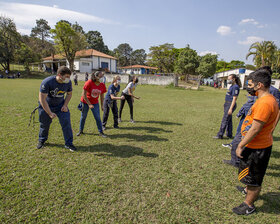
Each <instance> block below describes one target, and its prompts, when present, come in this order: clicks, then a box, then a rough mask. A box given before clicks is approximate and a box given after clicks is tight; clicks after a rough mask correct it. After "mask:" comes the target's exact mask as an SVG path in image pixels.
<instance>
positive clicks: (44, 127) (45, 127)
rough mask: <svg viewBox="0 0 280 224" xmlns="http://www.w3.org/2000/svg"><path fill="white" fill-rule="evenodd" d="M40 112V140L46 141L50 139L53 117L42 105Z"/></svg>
mask: <svg viewBox="0 0 280 224" xmlns="http://www.w3.org/2000/svg"><path fill="white" fill-rule="evenodd" d="M38 113H39V122H40V130H39V142H42V143H44V142H45V141H47V139H48V135H49V129H50V125H51V123H52V119H51V118H50V116H49V115H48V114H47V113H46V111H45V110H44V109H43V108H42V107H41V106H40V107H39V108H38Z"/></svg>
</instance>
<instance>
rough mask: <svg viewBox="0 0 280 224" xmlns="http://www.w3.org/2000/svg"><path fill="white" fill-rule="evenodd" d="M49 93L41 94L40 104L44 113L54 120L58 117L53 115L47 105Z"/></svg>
mask: <svg viewBox="0 0 280 224" xmlns="http://www.w3.org/2000/svg"><path fill="white" fill-rule="evenodd" d="M47 96H48V94H47V93H41V92H39V102H40V104H41V105H42V107H43V109H44V111H46V113H47V114H48V115H49V116H50V118H51V119H54V118H55V117H56V114H55V113H53V112H52V111H51V109H50V107H49V104H48V103H47Z"/></svg>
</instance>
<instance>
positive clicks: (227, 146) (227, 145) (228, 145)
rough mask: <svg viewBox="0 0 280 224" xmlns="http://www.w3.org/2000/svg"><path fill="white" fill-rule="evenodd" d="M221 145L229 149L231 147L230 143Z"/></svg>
mask: <svg viewBox="0 0 280 224" xmlns="http://www.w3.org/2000/svg"><path fill="white" fill-rule="evenodd" d="M222 146H223V147H225V148H229V149H231V148H232V144H231V143H229V144H222Z"/></svg>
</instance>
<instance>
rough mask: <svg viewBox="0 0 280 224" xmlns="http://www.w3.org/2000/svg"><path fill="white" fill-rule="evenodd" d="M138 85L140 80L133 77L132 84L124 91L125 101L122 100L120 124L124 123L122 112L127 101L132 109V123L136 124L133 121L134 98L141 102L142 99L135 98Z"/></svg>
mask: <svg viewBox="0 0 280 224" xmlns="http://www.w3.org/2000/svg"><path fill="white" fill-rule="evenodd" d="M137 83H138V78H137V77H136V76H134V77H133V79H132V82H130V83H128V84H127V86H126V87H125V89H124V90H123V91H122V96H124V97H125V99H123V100H121V105H120V113H119V123H120V122H122V120H121V117H122V110H123V107H124V103H125V101H127V103H128V105H129V109H130V122H131V123H135V122H134V120H133V102H134V98H135V99H137V100H139V99H140V97H137V96H134V95H133V91H134V90H135V88H136V86H137Z"/></svg>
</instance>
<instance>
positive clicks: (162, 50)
mask: <svg viewBox="0 0 280 224" xmlns="http://www.w3.org/2000/svg"><path fill="white" fill-rule="evenodd" d="M149 50H150V53H149V54H148V58H149V59H148V64H149V65H150V66H154V67H157V68H158V70H159V71H160V72H166V73H172V72H174V65H175V61H176V58H177V53H178V52H177V51H176V50H175V48H174V45H173V44H169V43H166V44H162V45H159V46H152V47H150V49H149Z"/></svg>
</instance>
